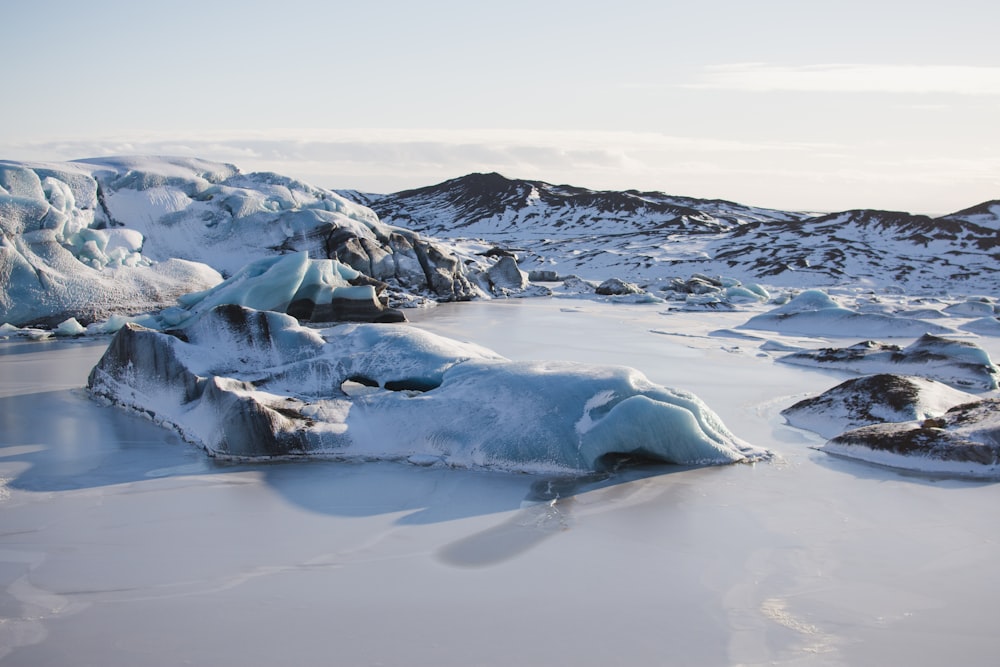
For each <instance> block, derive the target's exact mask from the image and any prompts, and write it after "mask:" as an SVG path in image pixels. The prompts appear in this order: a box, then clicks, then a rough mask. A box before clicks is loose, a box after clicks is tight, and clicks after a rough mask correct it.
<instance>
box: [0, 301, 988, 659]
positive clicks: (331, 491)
mask: <svg viewBox="0 0 1000 667" xmlns="http://www.w3.org/2000/svg"><path fill="white" fill-rule="evenodd" d="M942 308H943V304H942ZM855 309H856V310H858V309H857V308H855ZM769 310H771V308H770V307H764V306H759V307H757V308H756V309H755V310H754V312H742V311H737V312H684V311H676V310H674V311H668V310H667V307H666V306H665V305H664V304H643V305H629V304H622V303H600V302H597V301H587V300H584V301H580V300H567V299H528V300H514V301H494V302H474V303H467V304H449V305H442V306H438V307H436V308H433V309H429V310H426V311H416V312H413V313H407V315H408V317H410V319H411V320H414V323H413V325H412V326H413V327H415V328H417V329H419V330H422V331H426V332H429V333H433V334H437V335H443V336H447V337H449V338H452V339H458V340H460V341H466V343H465V344H467V345H468V347H469V348H470V349H482V348H487V349H490V350H493V351H495V353H496V354H497V355H502V357H504V358H505V359H508V360H511V362H514V363H525V362H527V361H529V360H536V359H548V360H556V361H560V362H571V363H573V364H586V365H598V366H602V367H605V366H608V365H615V366H619V365H621V366H628V367H632V368H637V369H640V370H641V371H642V373H643V374H644V375H645V376H646V377H647V378H648V381H649V382H650V383H652V384H655V385H662V386H669V387H678V388H683V389H684V390H686V391H690V392H691V393H693V394H695V395H697V396H698V397H699V398H700V399H702V400H703V401H704V403H705V405H707V406H709V407H710V408H711V409H712V411H714V412H715V413H716V414H717V416H718V417H719V419H720V420H721V421H722V422H723V423H724V424H725V425H726V426H727V427H728V429H729V430H730V431H731V432H732V433H733V434H734V435H735V436H736V437H738V438H739V439H740V440H741V441H745V442H747V443H750V444H752V445H753V446H755V447H758V448H762V449H766V450H769V451H771V452H773V453H774V455H775V456H774V458H773V459H772V460H769V461H766V462H759V463H757V464H755V465H753V466H748V465H736V466H709V467H688V466H677V465H648V466H643V467H639V468H632V469H625V470H619V471H615V472H602V473H589V474H582V475H561V474H549V475H545V474H531V475H521V474H511V473H506V472H491V471H483V470H462V469H455V468H452V467H449V466H445V465H432V466H416V465H412V464H407V463H394V462H365V463H348V462H342V461H323V460H309V461H285V462H279V463H270V464H266V463H260V462H257V463H236V462H226V461H222V460H218V459H213V458H210V457H208V456H206V455H205V453H204V452H203V451H202V450H200V449H199V448H197V447H195V446H192V445H191V444H188V443H185V442H183V441H181V440H180V439H179V438H178V437H177V435H176V434H175V433H174V432H173V431H171V430H167V429H162V428H160V427H158V426H156V425H155V424H153V423H151V422H150V421H149V420H147V419H143V418H140V417H137V416H135V415H132V414H129V413H127V412H126V411H123V410H119V409H115V408H110V407H105V406H103V405H101V404H100V403H98V402H95V401H93V400H91V399H90V398H89V397H88V395H87V393H86V391H85V390H84V385H85V384H86V382H87V376H88V374H89V373H90V370H91V369H92V368H93V366H94V365H95V364H96V363H97V361H98V359H99V358H100V357H101V355H102V354H103V353H104V351H105V347H106V346H107V344H108V342H109V341H108V340H107V339H96V340H95V339H78V340H60V341H43V342H32V341H27V340H24V339H21V338H13V339H11V340H8V341H0V419H2V424H3V428H2V429H0V478H2V479H3V480H4V482H3V483H4V485H3V487H2V488H0V504H2V505H3V508H2V511H0V521H2V528H3V530H2V531H0V533H2V535H0V582H2V589H0V590H2V591H3V597H2V600H3V604H2V606H0V615H2V617H3V620H4V622H3V623H0V664H4V665H8V664H9V665H40V664H101V665H108V666H116V665H122V666H124V665H135V664H143V665H176V664H202V665H264V664H278V663H280V664H301V665H305V664H320V663H323V664H344V665H363V664H387V665H413V664H436V665H470V664H481V665H509V664H522V665H543V664H578V665H608V664H623V665H624V664H628V665H664V664H678V665H736V664H742V665H764V664H768V665H772V664H778V665H862V664H907V665H940V664H966V665H985V664H992V663H993V662H994V660H995V656H996V654H997V652H998V650H1000V640H998V639H997V636H996V632H995V627H994V626H995V622H994V619H995V618H996V613H997V611H998V603H997V601H996V596H995V591H994V590H993V589H992V587H991V586H989V585H988V582H989V581H991V580H992V579H991V578H992V576H993V575H992V574H991V573H992V572H993V571H994V569H995V563H996V562H997V559H998V558H1000V543H998V542H997V540H996V539H994V538H995V536H996V515H995V512H993V511H991V510H990V508H992V507H996V506H997V505H998V503H1000V484H997V483H996V482H995V481H993V480H992V479H990V478H987V479H983V480H976V479H974V478H971V477H965V476H955V475H951V476H947V477H945V476H939V475H935V474H932V473H924V474H921V473H912V472H902V471H899V470H895V469H891V468H886V467H881V466H877V465H871V464H869V463H865V462H862V461H858V460H855V459H848V458H842V457H840V456H831V455H830V454H828V453H827V452H825V451H822V450H820V449H818V448H819V447H821V446H823V445H824V443H825V441H826V438H825V437H823V436H820V435H815V434H813V433H812V432H811V431H807V430H801V429H799V428H796V427H793V426H791V425H789V424H788V423H787V421H786V417H784V416H782V414H781V412H782V411H784V410H787V409H788V408H790V407H791V406H793V405H795V404H798V403H800V402H801V401H804V400H807V399H816V398H817V397H820V396H822V395H824V393H825V392H828V391H831V390H832V388H834V387H838V386H840V385H842V383H845V382H847V381H849V380H852V379H856V378H858V377H859V374H858V371H857V370H844V369H840V368H834V367H829V366H824V365H821V364H817V365H815V366H802V365H799V364H798V363H776V362H777V361H778V360H779V359H782V358H784V357H786V356H788V355H789V354H792V353H794V352H796V351H802V350H810V349H811V350H817V349H821V348H824V349H826V348H828V349H831V350H843V349H847V348H850V347H851V346H854V345H857V344H858V343H859V340H860V338H859V337H858V336H855V335H850V334H849V333H848V331H846V330H837V329H830V330H828V334H827V335H825V336H822V337H818V336H817V335H816V334H815V333H800V332H796V331H794V330H793V329H794V328H795V327H794V326H791V325H790V326H789V330H786V331H774V330H764V329H760V328H754V329H748V328H744V327H743V325H744V324H745V323H746V322H747V321H748V320H749V319H750V316H751V315H754V314H755V313H756V314H763V313H765V312H767V311H769ZM838 315H839V314H838ZM971 321H974V320H973V319H972V315H968V314H967V317H966V318H965V319H962V318H957V319H945V320H943V321H942V322H941V323H942V324H943V325H945V326H947V327H948V328H949V329H951V330H953V331H954V332H955V333H954V334H948V335H949V336H950V337H952V338H956V339H958V340H963V341H968V342H974V343H975V344H976V345H978V346H979V347H980V348H982V350H983V353H988V354H989V356H990V357H991V358H992V359H996V358H997V357H998V355H1000V339H998V338H997V337H996V336H982V337H977V336H976V335H974V334H972V333H969V332H968V330H967V329H965V328H964V327H965V325H966V324H967V323H968V322H971ZM758 322H759V320H758ZM352 326H355V325H352ZM357 326H358V328H361V329H363V328H364V325H357ZM888 333H891V329H890V331H889V332H888ZM831 334H834V335H831ZM837 334H839V335H837ZM916 338H917V337H916V336H909V335H907V336H897V337H895V338H894V340H893V342H894V343H898V344H899V346H900V348H901V349H907V348H908V347H909V346H911V345H913V344H914V343H915V342H916ZM964 354H965V356H966V358H968V357H969V356H970V355H971V356H972V357H975V355H976V354H979V353H976V352H975V351H974V350H972V349H971V348H965V349H964ZM878 363H884V359H881V360H880V361H879V362H878ZM933 367H934V368H935V369H936V372H938V374H939V375H942V376H943V377H945V379H948V378H950V379H951V380H953V381H957V382H959V383H960V382H968V381H970V378H972V377H973V376H970V375H963V374H962V373H960V372H958V371H961V370H962V367H961V366H953V367H952V368H951V370H950V371H948V370H947V369H945V371H946V372H942V367H941V366H940V365H936V366H933ZM913 371H914V367H913V366H908V367H907V370H906V372H907V373H908V374H909V373H913ZM877 372H882V369H880V370H878V371H877ZM893 386H895V385H893ZM913 386H915V387H917V388H916V389H914V390H913V391H912V392H911V391H910V390H909V389H905V388H906V387H910V385H904V389H905V391H904V392H903V393H905V394H907V395H908V396H909V395H913V396H916V398H915V399H914V400H913V406H915V408H914V409H915V410H917V411H920V410H923V411H924V412H919V414H918V413H917V412H914V413H912V415H915V416H916V418H919V419H925V420H926V419H927V415H928V414H934V415H938V414H939V413H941V412H942V411H947V410H948V408H949V406H950V405H951V404H952V402H953V401H954V400H964V397H965V396H966V395H968V396H971V397H972V399H973V400H976V401H987V400H990V398H991V397H995V396H996V395H997V394H996V389H986V388H983V387H977V386H975V385H974V384H964V385H960V386H958V387H947V388H940V387H938V386H936V385H934V384H933V383H931V381H930V380H926V381H921V382H919V383H915V384H914V385H913ZM928 387H930V388H929V389H928ZM862 389H863V388H861V387H850V386H849V387H847V388H844V389H840V391H844V392H853V393H848V394H845V395H849V396H857V395H859V394H858V393H857V392H858V391H861V390H862ZM838 405H841V404H838ZM814 407H815V406H814ZM928 410H929V411H930V413H928V412H927V411H928ZM904 412H905V411H904ZM801 414H812V415H813V417H815V416H816V415H817V414H819V415H820V417H821V419H820V422H821V423H820V425H818V426H816V425H814V428H816V429H821V428H830V429H833V431H837V430H839V428H840V426H841V425H842V424H846V422H847V421H848V420H850V419H854V418H855V417H857V415H855V414H843V415H838V414H837V413H835V411H833V410H829V409H823V408H822V407H820V408H819V409H818V410H813V411H812V412H811V413H810V412H806V413H801ZM903 416H904V417H909V416H911V413H909V412H905V414H904V415H903ZM938 418H939V417H934V419H938ZM942 419H943V418H942ZM948 419H951V417H949V418H948ZM832 422H836V424H834V425H833V426H831V424H832ZM934 424H935V426H934V427H933V428H935V429H937V430H942V431H946V430H947V429H944V428H938V426H940V425H941V424H939V422H936V421H935V422H934ZM850 425H851V426H853V425H854V424H853V423H851V424H850ZM862 428H867V427H862ZM853 432H856V431H852V433H853ZM984 584H985V585H984Z"/></svg>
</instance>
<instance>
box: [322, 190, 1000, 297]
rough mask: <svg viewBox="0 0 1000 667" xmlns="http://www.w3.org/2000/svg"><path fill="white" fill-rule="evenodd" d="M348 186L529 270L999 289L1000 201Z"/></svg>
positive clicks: (392, 213)
mask: <svg viewBox="0 0 1000 667" xmlns="http://www.w3.org/2000/svg"><path fill="white" fill-rule="evenodd" d="M341 194H343V195H344V196H345V197H348V198H353V199H355V200H356V201H359V202H360V203H363V204H365V205H366V206H369V207H370V208H371V209H372V210H374V211H375V212H376V213H377V214H378V215H379V218H380V219H381V220H382V221H383V222H386V223H389V224H392V225H398V226H401V227H406V228H408V229H411V230H414V231H418V232H420V233H422V234H426V235H429V236H433V237H437V238H441V239H483V240H484V241H487V242H489V243H494V244H498V245H506V246H510V247H514V248H517V249H518V250H519V255H520V259H521V264H522V267H524V268H528V269H530V268H549V269H554V270H557V271H559V272H562V273H570V272H572V273H578V274H580V275H583V276H585V277H595V278H596V277H607V276H609V275H620V276H622V277H625V278H628V279H630V280H637V281H640V282H642V281H650V282H651V281H656V280H658V279H663V278H665V277H669V276H683V275H686V274H690V273H694V272H708V273H715V274H723V275H731V276H734V277H737V278H740V279H746V280H757V281H763V282H767V283H770V284H774V285H782V286H823V285H837V284H861V285H871V286H872V287H893V286H894V287H899V288H902V289H906V290H932V291H940V290H942V289H948V288H950V289H955V290H959V291H970V290H971V291H976V290H996V289H997V287H1000V275H998V272H997V268H998V267H1000V201H990V202H985V203H982V204H979V205H977V206H973V207H971V208H967V209H964V210H962V211H958V212H956V213H952V214H949V215H945V216H941V217H937V218H931V217H928V216H923V215H913V214H909V213H902V212H889V211H878V210H867V209H866V210H853V211H844V212H838V213H830V214H825V215H819V214H815V213H805V212H797V211H780V210H775V209H766V208H759V207H752V206H744V205H741V204H737V203H734V202H730V201H724V200H716V199H695V198H691V197H678V196H673V195H667V194H664V193H661V192H639V191H636V190H625V191H597V190H588V189H585V188H579V187H573V186H569V185H552V184H550V183H545V182H543V181H530V180H519V179H509V178H505V177H504V176H501V175H500V174H496V173H489V174H469V175H467V176H462V177H461V178H455V179H452V180H448V181H445V182H443V183H439V184H437V185H432V186H428V187H423V188H418V189H414V190H405V191H402V192H396V193H392V194H385V195H381V194H370V193H359V192H353V191H342V192H341Z"/></svg>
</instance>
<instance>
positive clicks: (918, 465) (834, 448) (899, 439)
mask: <svg viewBox="0 0 1000 667" xmlns="http://www.w3.org/2000/svg"><path fill="white" fill-rule="evenodd" d="M822 449H823V451H826V452H829V453H831V454H837V455H840V456H848V457H852V458H857V459H861V460H863V461H868V462H871V463H877V464H880V465H887V466H892V467H896V468H906V469H910V470H918V471H922V472H932V473H943V474H950V475H963V476H972V477H989V478H996V477H997V476H1000V399H995V398H993V399H986V400H982V401H976V402H973V403H966V404H963V405H958V406H956V407H954V408H952V409H951V410H949V411H948V412H946V413H945V414H944V415H943V416H941V417H940V418H935V419H925V420H922V421H911V422H906V423H901V424H873V425H871V426H864V427H861V428H858V429H854V430H851V431H847V432H846V433H842V434H841V435H839V436H837V437H836V438H833V439H832V440H830V441H829V442H827V443H826V444H825V445H824V446H823V447H822Z"/></svg>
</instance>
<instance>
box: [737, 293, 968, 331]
mask: <svg viewBox="0 0 1000 667" xmlns="http://www.w3.org/2000/svg"><path fill="white" fill-rule="evenodd" d="M741 328H744V329H762V330H767V331H780V332H783V333H795V334H805V335H809V336H873V337H876V336H878V337H882V336H884V337H889V338H904V337H905V338H909V337H912V336H920V335H922V334H924V333H932V334H947V333H955V331H954V329H949V328H947V327H943V326H940V325H938V324H933V323H930V322H923V321H921V320H916V319H911V318H906V317H893V316H890V315H883V314H881V313H859V312H857V311H854V310H851V309H849V308H844V307H843V306H841V305H839V304H838V303H837V302H836V301H834V300H833V298H831V297H830V296H829V295H828V294H827V293H826V292H823V291H821V290H806V291H804V292H802V293H800V294H798V295H797V296H796V297H795V298H793V299H792V300H791V301H789V302H788V303H786V304H784V305H782V306H779V307H777V308H775V309H773V310H771V311H769V312H767V313H762V314H760V315H756V316H754V317H751V318H750V319H749V320H748V321H747V322H746V323H745V324H742V325H741Z"/></svg>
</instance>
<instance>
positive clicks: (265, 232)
mask: <svg viewBox="0 0 1000 667" xmlns="http://www.w3.org/2000/svg"><path fill="white" fill-rule="evenodd" d="M295 252H308V253H309V255H310V257H313V258H316V259H336V260H338V261H340V262H341V263H342V264H345V265H347V266H350V267H352V268H353V269H355V270H356V271H359V272H361V273H363V274H365V275H367V276H369V277H371V278H374V279H375V280H378V281H382V282H386V283H389V284H390V285H391V286H392V287H393V288H395V289H398V290H401V291H403V292H410V291H417V292H427V293H429V294H431V295H433V296H434V297H435V298H437V299H444V300H460V299H468V298H472V297H474V296H478V295H480V294H481V293H482V292H481V289H480V288H479V287H478V285H476V284H475V282H474V281H472V280H470V279H469V278H468V276H467V275H466V270H465V265H464V264H463V262H462V261H461V260H460V259H459V258H458V257H457V256H456V255H455V254H454V253H453V252H452V251H451V250H449V249H448V248H446V247H444V246H442V245H439V244H435V243H432V242H430V241H427V240H425V239H424V238H422V237H421V236H420V235H419V234H418V233H416V232H413V231H409V230H405V229H400V228H397V227H392V226H389V225H385V224H382V223H381V222H379V220H378V217H377V216H376V215H375V214H374V213H373V212H372V211H371V210H370V209H367V208H365V207H363V206H360V205H357V204H353V203H351V202H349V201H347V200H346V199H344V198H343V197H341V196H339V195H337V194H335V193H333V192H331V191H329V190H322V189H319V188H314V187H312V186H309V185H306V184H305V183H302V182H299V181H296V180H293V179H290V178H286V177H283V176H279V175H277V174H270V173H255V174H242V173H240V171H239V170H238V169H237V168H236V167H234V166H233V165H228V164H219V163H213V162H207V161H204V160H198V159H191V158H152V157H146V158H103V159H95V160H83V161H79V162H69V163H54V164H47V163H18V162H7V161H0V276H3V277H4V280H3V281H2V282H0V323H4V322H9V323H10V324H13V325H17V326H24V325H26V324H32V323H41V324H47V325H49V326H55V325H56V324H57V323H59V322H62V321H64V320H65V319H67V318H69V317H76V318H77V320H79V321H80V322H81V323H83V324H87V323H89V322H92V321H94V320H97V319H106V318H107V317H108V316H109V315H111V314H112V313H118V314H135V313H140V312H147V311H151V310H155V309H159V308H163V307H166V306H169V305H171V304H172V303H173V302H174V300H175V299H176V298H177V297H178V296H180V295H181V294H184V293H186V292H192V291H200V290H204V289H206V288H208V287H211V286H213V285H215V284H217V283H218V282H220V281H221V280H222V278H223V276H229V275H234V274H235V273H236V272H238V271H239V270H240V269H241V268H242V267H243V266H244V265H245V264H246V263H247V262H248V261H255V260H258V259H264V258H267V257H274V256H276V255H284V254H289V253H295ZM220 274H221V275H220Z"/></svg>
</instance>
